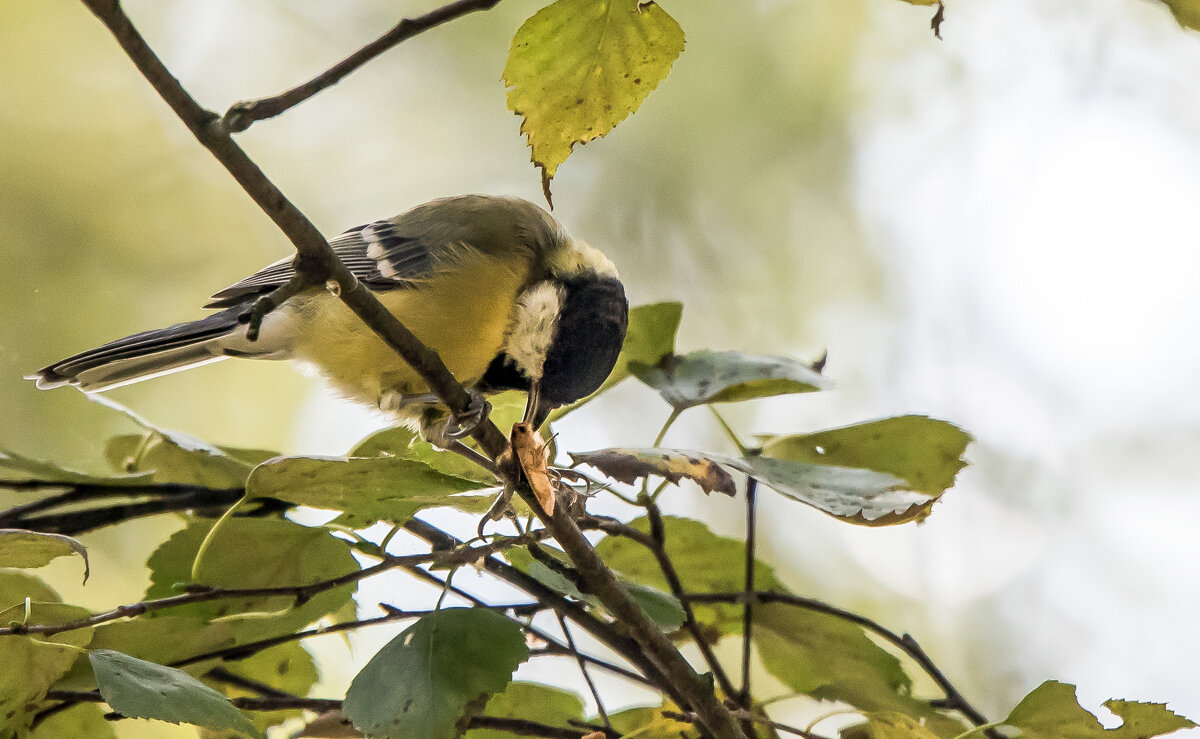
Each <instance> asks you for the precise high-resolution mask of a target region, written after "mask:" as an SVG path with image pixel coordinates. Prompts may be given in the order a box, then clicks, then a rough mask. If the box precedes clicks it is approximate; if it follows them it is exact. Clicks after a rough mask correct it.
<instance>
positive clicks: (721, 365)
mask: <svg viewBox="0 0 1200 739" xmlns="http://www.w3.org/2000/svg"><path fill="white" fill-rule="evenodd" d="M629 369H630V371H631V372H632V373H633V374H634V375H635V376H636V377H637V378H638V379H639V380H641V381H642V382H644V383H646V384H647V385H649V386H650V387H652V388H654V389H655V390H657V391H658V392H659V394H660V395H661V396H662V397H663V400H665V401H667V402H668V403H670V404H671V406H672V407H674V408H675V409H676V410H679V411H682V410H686V409H688V408H691V407H693V406H697V405H704V404H706V403H734V402H738V401H743V400H753V399H754V398H768V397H773V396H776V395H790V394H792V393H811V392H814V391H817V390H825V389H827V388H829V387H831V383H830V382H829V380H827V379H825V377H824V376H823V375H821V373H820V372H818V371H817V370H815V369H813V368H812V366H810V365H808V364H805V363H804V362H801V361H800V360H798V359H792V358H791V357H778V356H766V355H757V354H744V353H742V352H713V351H707V350H705V351H698V352H691V353H690V354H684V355H678V354H673V355H671V356H669V357H665V358H663V359H662V360H661V361H660V362H659V363H658V364H655V365H649V364H642V363H633V364H630V366H629Z"/></svg>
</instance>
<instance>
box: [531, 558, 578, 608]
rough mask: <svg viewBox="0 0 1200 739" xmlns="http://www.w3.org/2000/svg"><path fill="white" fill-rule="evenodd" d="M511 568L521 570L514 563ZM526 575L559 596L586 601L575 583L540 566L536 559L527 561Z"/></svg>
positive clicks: (559, 573) (557, 572) (554, 571)
mask: <svg viewBox="0 0 1200 739" xmlns="http://www.w3.org/2000/svg"><path fill="white" fill-rule="evenodd" d="M513 566H514V567H517V568H518V569H521V568H520V566H519V565H517V564H515V563H514V564H513ZM526 573H527V574H528V575H529V576H530V577H532V578H533V579H534V580H537V581H538V582H540V583H541V584H543V585H545V586H546V587H548V588H550V589H551V590H553V591H554V592H556V593H558V594H559V595H565V596H567V597H568V598H575V599H577V600H587V599H588V597H587V596H586V595H584V594H583V593H581V592H579V588H577V587H575V583H573V582H571V580H570V578H568V577H567V576H566V575H564V574H562V573H561V572H559V571H557V570H554V569H551V568H550V567H548V566H546V565H544V564H542V563H541V562H539V561H537V560H536V559H532V558H530V559H529V561H528V564H527V569H526Z"/></svg>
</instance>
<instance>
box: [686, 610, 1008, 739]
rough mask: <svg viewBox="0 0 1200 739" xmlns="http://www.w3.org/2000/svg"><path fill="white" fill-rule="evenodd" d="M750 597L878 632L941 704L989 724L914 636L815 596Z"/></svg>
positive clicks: (991, 734)
mask: <svg viewBox="0 0 1200 739" xmlns="http://www.w3.org/2000/svg"><path fill="white" fill-rule="evenodd" d="M751 597H752V599H753V600H754V601H755V602H756V603H783V604H785V605H790V606H795V607H797V608H803V609H805V610H809V611H816V612H817V613H825V614H828V615H830V616H836V617H837V618H840V619H843V620H845V621H850V622H851V623H855V624H858V625H859V626H861V627H863V628H864V629H867V630H868V631H870V632H872V633H875V634H878V635H879V636H881V637H883V638H884V639H885V640H887V641H888V642H891V643H892V644H894V645H896V646H897V647H898V648H899V649H900V650H901V651H902V652H904V653H905V654H906V655H908V656H909V657H911V658H912V659H913V661H915V662H916V663H917V664H918V665H920V666H921V669H923V670H925V673H926V674H927V675H929V677H931V678H932V679H933V681H934V682H935V683H937V685H938V687H939V688H941V690H942V692H943V693H945V695H946V697H945V699H944V700H943V701H940V704H941V706H942V707H944V708H947V709H950V710H956V711H959V712H960V713H962V714H963V715H964V716H966V718H967V720H969V721H970V722H971V723H972V724H974V725H976V726H984V725H985V724H988V723H990V722H989V721H988V719H987V718H986V717H985V716H984V715H983V714H982V713H980V712H979V711H978V710H977V709H976V708H975V707H974V706H972V705H971V704H970V703H969V702H968V701H967V699H966V698H964V697H963V695H962V693H960V692H958V688H956V687H954V684H953V683H951V682H950V680H949V678H947V677H946V675H945V674H944V673H943V672H942V671H941V670H940V669H938V666H937V665H936V664H934V662H933V660H932V659H930V657H929V655H928V654H926V653H925V650H924V649H922V648H921V645H919V644H917V641H916V639H913V638H912V637H911V636H909V635H908V634H904V635H901V634H897V633H896V632H894V631H892V630H891V629H889V628H887V627H886V626H883V625H882V624H880V623H879V622H877V621H873V620H871V619H869V618H867V617H866V616H863V615H861V614H858V613H854V612H853V611H847V610H845V609H843V608H838V607H837V606H833V605H830V604H828V603H825V602H823V601H819V600H816V599H815V598H805V597H803V596H800V595H793V594H791V593H776V592H772V591H769V590H756V591H754V592H753V593H752V594H751ZM688 598H690V599H691V600H692V602H694V603H741V602H743V601H745V600H746V598H747V595H746V593H689V594H688ZM991 731H992V730H991V729H987V730H985V733H987V735H988V736H992V737H999V734H995V733H989V732H991Z"/></svg>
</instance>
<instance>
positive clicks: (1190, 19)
mask: <svg viewBox="0 0 1200 739" xmlns="http://www.w3.org/2000/svg"><path fill="white" fill-rule="evenodd" d="M1162 2H1163V3H1164V4H1165V5H1166V6H1167V7H1168V8H1170V9H1171V15H1173V16H1175V21H1176V22H1177V23H1179V25H1181V26H1183V27H1184V28H1191V29H1193V30H1197V31H1200V0H1162Z"/></svg>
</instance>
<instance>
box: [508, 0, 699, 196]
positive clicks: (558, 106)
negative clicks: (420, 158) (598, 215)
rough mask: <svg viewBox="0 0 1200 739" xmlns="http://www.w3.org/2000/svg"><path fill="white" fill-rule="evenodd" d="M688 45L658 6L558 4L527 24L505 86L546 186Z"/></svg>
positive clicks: (599, 1)
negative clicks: (578, 146) (574, 153)
mask: <svg viewBox="0 0 1200 739" xmlns="http://www.w3.org/2000/svg"><path fill="white" fill-rule="evenodd" d="M683 43H684V41H683V29H682V28H680V27H679V24H678V23H676V22H675V19H674V18H672V17H671V16H669V15H667V13H666V11H664V10H663V9H662V8H660V7H659V6H658V5H657V4H656V3H654V2H646V3H641V4H639V3H638V2H637V0H558V2H555V3H553V4H551V5H548V6H546V7H545V8H542V9H541V10H539V11H538V12H537V13H535V14H534V15H533V16H532V17H531V18H529V19H528V20H527V21H525V23H524V24H523V25H522V26H521V28H520V29H518V30H517V33H516V35H515V36H513V43H512V49H511V50H510V51H509V55H508V63H507V64H506V65H505V67H504V83H505V84H506V85H507V86H508V87H509V88H510V89H509V91H508V107H509V110H512V111H513V112H514V113H516V114H517V115H519V116H521V117H523V118H524V119H525V120H524V121H523V122H522V123H521V133H524V134H525V135H526V137H528V140H529V147H530V149H532V155H531V159H532V161H533V163H534V164H535V165H537V166H538V167H540V168H541V170H542V183H543V186H545V187H547V188H548V186H549V182H550V180H551V179H552V178H553V177H554V174H555V172H556V171H557V170H558V165H560V164H562V163H563V162H565V161H566V160H567V157H569V156H570V155H571V148H572V147H573V146H574V145H575V144H586V143H587V142H589V141H591V140H593V139H596V138H599V137H601V136H604V135H605V134H607V133H608V132H609V131H611V130H612V129H613V128H614V127H615V126H616V125H617V124H618V123H620V122H621V121H622V120H624V119H625V117H626V116H628V115H629V114H630V113H633V112H634V111H636V110H637V109H638V106H640V105H641V104H642V101H643V100H645V99H646V96H647V95H649V94H650V92H651V91H652V90H653V89H654V88H655V87H657V86H658V83H659V82H661V81H662V80H663V79H664V78H665V77H666V76H667V73H668V72H670V71H671V65H672V63H674V61H675V58H676V57H678V56H679V54H680V53H681V52H682V51H683ZM547 192H548V190H547Z"/></svg>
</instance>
